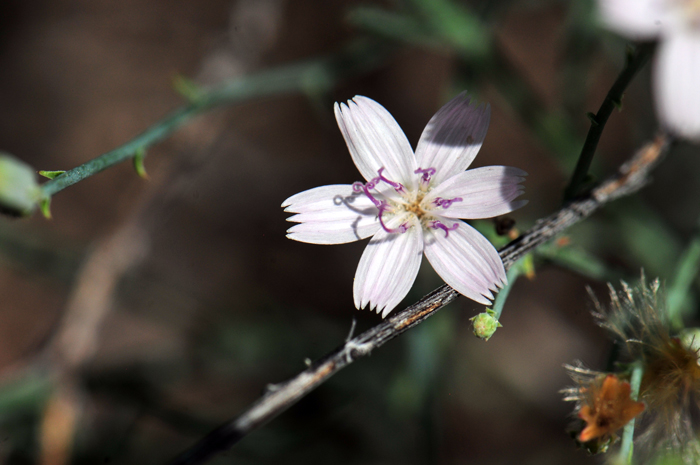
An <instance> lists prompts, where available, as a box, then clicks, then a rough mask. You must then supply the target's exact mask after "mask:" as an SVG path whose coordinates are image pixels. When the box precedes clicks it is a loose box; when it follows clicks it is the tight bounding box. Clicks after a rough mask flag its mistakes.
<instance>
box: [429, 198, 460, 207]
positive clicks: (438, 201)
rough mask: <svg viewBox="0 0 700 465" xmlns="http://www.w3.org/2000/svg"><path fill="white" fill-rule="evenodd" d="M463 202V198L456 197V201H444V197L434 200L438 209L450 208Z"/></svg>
mask: <svg viewBox="0 0 700 465" xmlns="http://www.w3.org/2000/svg"><path fill="white" fill-rule="evenodd" d="M462 200H463V199H462V197H455V198H454V199H443V198H442V197H438V198H436V199H435V200H433V203H434V204H435V205H436V206H438V207H442V208H450V206H451V205H452V204H453V203H454V202H461V201H462Z"/></svg>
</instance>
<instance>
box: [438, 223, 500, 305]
mask: <svg viewBox="0 0 700 465" xmlns="http://www.w3.org/2000/svg"><path fill="white" fill-rule="evenodd" d="M455 221H456V222H457V224H459V226H458V227H457V229H455V230H453V231H450V232H449V234H445V232H444V231H442V230H440V229H426V232H425V256H426V257H427V258H428V261H429V262H430V264H431V265H433V268H434V269H435V271H436V272H437V274H439V275H440V277H441V278H442V279H443V280H444V281H445V282H446V283H447V284H449V285H450V286H451V287H452V288H453V289H454V290H456V291H457V292H459V293H460V294H462V295H465V296H467V297H469V298H470V299H472V300H475V301H476V302H479V303H480V304H484V305H490V304H491V302H489V299H493V294H492V293H491V291H492V290H493V291H495V290H496V289H498V288H499V287H503V286H504V285H505V284H506V272H505V268H504V267H503V262H502V261H501V257H499V256H498V252H497V251H496V249H495V248H494V246H493V245H491V243H490V242H489V241H488V240H487V239H486V238H485V237H484V236H482V235H481V234H480V233H479V232H478V231H477V230H476V229H474V228H472V227H471V226H469V225H468V224H467V223H465V222H463V221H459V220H446V221H445V223H446V225H447V226H451V225H452V223H454V222H455Z"/></svg>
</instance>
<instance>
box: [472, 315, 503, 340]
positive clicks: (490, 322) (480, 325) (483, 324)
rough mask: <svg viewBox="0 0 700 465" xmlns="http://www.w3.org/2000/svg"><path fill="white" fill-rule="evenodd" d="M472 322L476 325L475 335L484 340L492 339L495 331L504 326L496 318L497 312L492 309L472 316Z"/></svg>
mask: <svg viewBox="0 0 700 465" xmlns="http://www.w3.org/2000/svg"><path fill="white" fill-rule="evenodd" d="M471 322H472V325H473V326H474V335H475V336H476V337H478V338H479V339H483V340H484V341H488V340H489V339H491V336H493V333H495V332H496V330H497V329H498V328H500V327H501V326H502V325H501V323H499V322H498V319H496V316H495V313H494V312H493V311H491V310H487V311H485V312H483V313H479V314H478V315H477V316H475V317H474V318H471Z"/></svg>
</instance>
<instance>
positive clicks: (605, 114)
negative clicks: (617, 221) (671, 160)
mask: <svg viewBox="0 0 700 465" xmlns="http://www.w3.org/2000/svg"><path fill="white" fill-rule="evenodd" d="M653 51H654V44H651V43H643V44H640V45H638V46H637V47H636V49H635V51H634V53H630V54H629V55H628V56H627V61H626V63H625V66H624V68H622V71H621V72H620V75H619V76H618V77H617V79H616V80H615V83H614V84H613V85H612V87H611V88H610V91H608V95H607V96H606V97H605V99H604V100H603V103H602V105H601V106H600V108H599V109H598V113H596V114H595V115H589V116H590V118H591V128H590V129H589V130H588V135H587V136H586V141H585V142H584V144H583V147H582V148H581V154H580V155H579V158H578V162H577V163H576V168H575V169H574V174H573V175H572V176H571V181H570V182H569V185H568V186H567V188H566V190H565V192H564V197H565V200H571V199H573V198H574V197H576V195H577V194H578V193H579V191H580V190H581V187H582V186H583V185H584V184H585V182H586V178H587V177H588V170H589V169H590V167H591V162H592V161H593V155H595V150H596V147H598V141H600V136H601V135H602V134H603V129H604V128H605V123H607V122H608V118H609V117H610V115H611V114H612V112H613V110H614V109H615V108H616V107H617V108H621V106H622V96H623V94H624V92H625V89H627V86H628V85H629V83H630V82H632V79H633V78H634V77H635V76H636V75H637V72H639V70H640V69H642V67H643V66H644V65H645V64H646V63H647V61H649V58H650V57H651V55H652V53H653Z"/></svg>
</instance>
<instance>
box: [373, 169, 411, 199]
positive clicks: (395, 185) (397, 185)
mask: <svg viewBox="0 0 700 465" xmlns="http://www.w3.org/2000/svg"><path fill="white" fill-rule="evenodd" d="M382 171H384V167H383V166H382V167H381V168H379V170H378V171H377V173H378V174H379V177H377V178H374V179H377V180H378V181H377V182H379V180H381V181H384V182H385V183H387V184H389V185H390V186H391V187H393V188H394V190H395V191H396V192H398V193H400V194H403V193H405V192H406V189H405V188H404V187H403V184H401V183H400V182H394V181H389V180H388V179H387V178H385V177H384V175H382ZM374 179H372V181H374ZM373 187H374V186H373Z"/></svg>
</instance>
